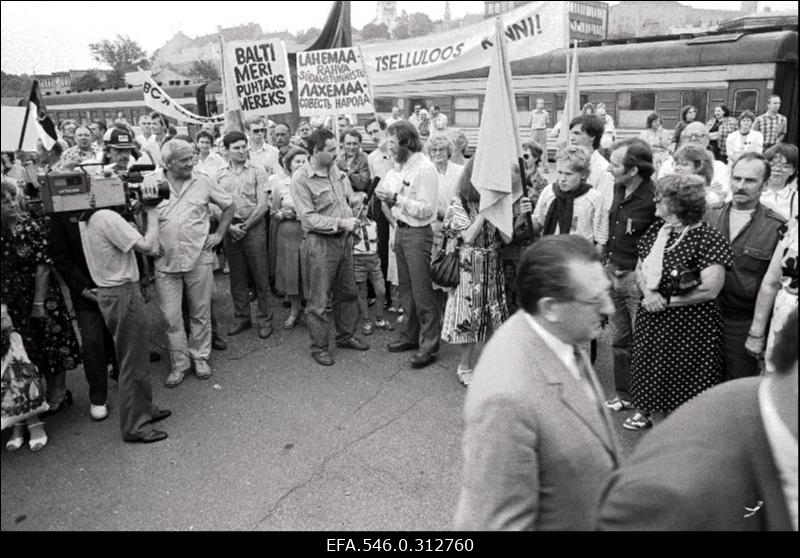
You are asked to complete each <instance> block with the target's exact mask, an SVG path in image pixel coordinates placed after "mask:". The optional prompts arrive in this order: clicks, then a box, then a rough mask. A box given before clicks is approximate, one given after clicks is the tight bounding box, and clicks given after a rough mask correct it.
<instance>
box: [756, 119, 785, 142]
mask: <svg viewBox="0 0 800 558" xmlns="http://www.w3.org/2000/svg"><path fill="white" fill-rule="evenodd" d="M753 130H755V131H757V132H761V133H762V134H764V148H765V149H766V148H767V147H772V146H773V145H775V144H776V143H778V137H779V136H781V135H784V136H785V135H786V117H785V116H784V115H782V114H775V115H774V116H773V115H772V114H770V113H769V112H765V113H764V114H762V115H760V116H758V117H756V121H755V122H753Z"/></svg>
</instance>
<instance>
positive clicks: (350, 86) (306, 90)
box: [297, 47, 375, 116]
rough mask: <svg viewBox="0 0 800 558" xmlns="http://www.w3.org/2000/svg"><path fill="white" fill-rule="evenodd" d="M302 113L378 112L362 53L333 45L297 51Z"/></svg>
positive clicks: (298, 85) (311, 114)
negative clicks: (326, 47)
mask: <svg viewBox="0 0 800 558" xmlns="http://www.w3.org/2000/svg"><path fill="white" fill-rule="evenodd" d="M297 87H298V89H299V95H298V105H299V108H300V116H325V115H329V114H343V113H347V114H357V113H364V112H375V107H374V105H373V102H372V92H371V91H370V87H369V82H368V80H367V72H366V69H365V68H364V61H363V60H362V59H361V53H359V52H358V51H357V50H356V49H354V48H352V47H351V48H334V49H329V50H312V51H306V52H298V53H297Z"/></svg>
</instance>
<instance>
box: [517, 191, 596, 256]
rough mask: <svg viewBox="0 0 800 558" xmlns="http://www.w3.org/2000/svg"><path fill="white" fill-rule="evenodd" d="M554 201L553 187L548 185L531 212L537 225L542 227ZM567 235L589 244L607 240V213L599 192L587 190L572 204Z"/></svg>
mask: <svg viewBox="0 0 800 558" xmlns="http://www.w3.org/2000/svg"><path fill="white" fill-rule="evenodd" d="M555 199H556V194H555V192H554V191H553V185H552V184H548V185H547V186H546V187H545V189H544V190H542V194H541V195H540V196H539V201H537V202H536V207H535V208H534V210H533V217H532V218H533V220H534V221H535V222H537V223H539V225H541V226H544V221H545V217H547V210H548V209H550V205H551V204H552V203H553V202H554V201H555ZM560 233H561V231H560V230H559V228H558V225H556V231H555V234H560ZM569 234H576V235H578V236H582V237H583V238H585V239H586V240H588V241H589V242H596V243H598V244H605V243H606V241H607V240H608V212H607V211H606V210H605V202H604V201H603V196H602V195H601V194H600V192H598V191H597V190H589V191H588V192H586V193H585V194H584V195H582V196H581V197H579V198H575V200H574V201H573V204H572V229H571V230H570V231H569Z"/></svg>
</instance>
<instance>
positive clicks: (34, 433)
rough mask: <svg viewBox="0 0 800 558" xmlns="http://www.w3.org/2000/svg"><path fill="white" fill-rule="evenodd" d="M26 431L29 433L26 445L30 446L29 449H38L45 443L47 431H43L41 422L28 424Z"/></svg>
mask: <svg viewBox="0 0 800 558" xmlns="http://www.w3.org/2000/svg"><path fill="white" fill-rule="evenodd" d="M28 431H29V432H30V433H31V438H30V440H28V447H30V448H31V451H39V450H40V449H42V448H43V447H44V446H46V445H47V433H46V432H45V431H44V423H43V422H35V423H33V424H29V425H28Z"/></svg>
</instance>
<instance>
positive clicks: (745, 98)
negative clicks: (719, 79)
mask: <svg viewBox="0 0 800 558" xmlns="http://www.w3.org/2000/svg"><path fill="white" fill-rule="evenodd" d="M766 106H767V90H766V82H765V81H764V80H747V81H731V82H730V83H729V84H728V107H730V109H731V114H732V115H733V116H739V115H740V114H742V113H743V112H744V111H746V110H750V111H753V112H754V113H755V114H760V113H762V112H764V110H766Z"/></svg>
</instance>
